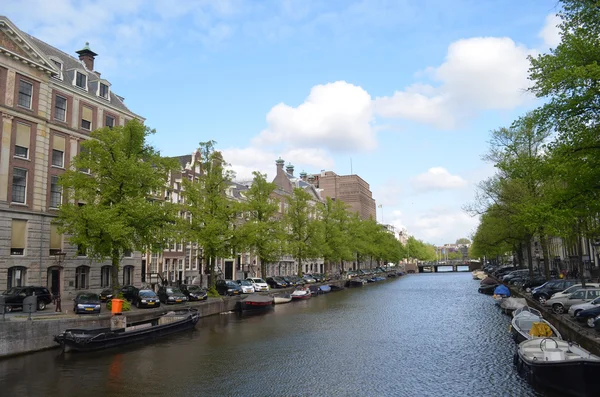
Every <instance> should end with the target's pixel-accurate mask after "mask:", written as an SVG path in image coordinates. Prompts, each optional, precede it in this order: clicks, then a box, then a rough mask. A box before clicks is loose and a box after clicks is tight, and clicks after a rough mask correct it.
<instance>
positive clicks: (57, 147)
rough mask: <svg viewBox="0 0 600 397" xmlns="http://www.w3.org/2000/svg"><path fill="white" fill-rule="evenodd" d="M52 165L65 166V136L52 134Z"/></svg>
mask: <svg viewBox="0 0 600 397" xmlns="http://www.w3.org/2000/svg"><path fill="white" fill-rule="evenodd" d="M52 165H53V166H54V167H60V168H63V167H64V166H65V138H64V137H62V136H58V135H54V139H53V140H52Z"/></svg>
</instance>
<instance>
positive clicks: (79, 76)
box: [75, 72, 87, 90]
mask: <svg viewBox="0 0 600 397" xmlns="http://www.w3.org/2000/svg"><path fill="white" fill-rule="evenodd" d="M75 85H76V86H77V87H79V88H83V89H84V90H87V76H86V75H85V74H83V73H81V72H77V73H76V75H75Z"/></svg>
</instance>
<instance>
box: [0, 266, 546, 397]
mask: <svg viewBox="0 0 600 397" xmlns="http://www.w3.org/2000/svg"><path fill="white" fill-rule="evenodd" d="M477 286H478V282H477V281H474V280H472V277H471V274H470V273H429V274H416V275H408V276H405V277H403V278H401V279H391V280H388V281H385V282H381V283H377V284H369V285H367V286H365V287H363V288H356V289H346V290H344V291H341V292H335V293H330V294H327V295H323V296H319V297H315V298H313V299H309V300H307V301H302V302H291V303H289V304H285V305H279V306H277V307H275V310H274V311H272V312H270V313H267V314H263V315H255V316H250V317H240V316H238V315H236V314H234V313H231V314H221V315H217V316H213V317H210V318H207V319H202V320H200V322H199V323H198V326H197V327H196V330H194V331H189V332H186V333H183V334H179V335H173V336H171V337H168V338H167V339H163V340H160V341H158V342H156V343H151V344H146V345H142V346H132V347H128V348H126V349H123V350H117V351H115V350H112V351H104V352H97V353H91V354H76V353H71V354H68V355H62V354H60V353H59V351H58V350H50V351H45V352H41V353H35V354H31V355H26V356H23V357H17V358H13V359H9V360H3V361H0V395H2V396H19V397H25V396H46V397H58V396H60V397H67V396H85V397H96V396H98V397H100V396H101V397H110V396H134V395H136V396H144V397H150V396H519V397H522V396H537V395H541V394H537V393H536V392H534V391H533V390H532V389H531V388H530V387H529V385H528V384H527V382H525V381H524V380H522V379H521V378H520V377H519V376H518V375H517V374H516V372H515V370H514V369H513V364H512V359H513V354H514V352H515V344H514V342H513V341H512V339H511V337H510V335H509V332H508V326H509V317H508V316H506V315H504V314H502V313H501V312H500V310H499V308H498V307H496V306H495V305H494V302H493V300H492V299H491V297H489V296H485V295H481V294H478V293H477Z"/></svg>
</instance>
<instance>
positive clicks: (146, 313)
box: [0, 297, 240, 359]
mask: <svg viewBox="0 0 600 397" xmlns="http://www.w3.org/2000/svg"><path fill="white" fill-rule="evenodd" d="M239 299H240V298H239V297H234V298H211V299H209V300H207V301H203V302H192V303H189V304H188V305H186V306H185V307H193V308H194V309H197V310H198V311H199V313H200V316H201V317H207V316H212V315H214V314H219V313H223V312H228V311H231V310H234V309H235V305H236V302H237V301H239ZM177 308H182V307H181V306H178V307H177ZM165 309H166V307H165V305H162V306H161V307H159V308H156V309H145V310H139V311H131V312H127V313H125V315H126V316H127V322H128V323H132V322H138V321H144V320H149V319H152V318H155V317H157V316H159V315H161V314H162V313H165V312H166V311H167V310H165ZM110 318H111V314H110V313H106V314H100V315H98V316H88V315H61V314H59V315H49V316H47V317H32V319H31V320H28V319H27V316H26V315H24V316H20V317H12V318H10V320H9V319H8V318H7V319H6V320H5V321H1V320H0V359H3V358H8V357H11V356H15V355H19V354H24V353H31V352H35V351H40V350H45V349H51V348H54V347H58V344H57V343H56V342H54V335H58V334H60V333H61V332H63V331H64V330H65V329H69V328H102V327H110Z"/></svg>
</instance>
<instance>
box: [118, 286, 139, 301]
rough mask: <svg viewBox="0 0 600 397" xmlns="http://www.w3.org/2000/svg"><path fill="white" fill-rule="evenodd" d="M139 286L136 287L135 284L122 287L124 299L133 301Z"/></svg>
mask: <svg viewBox="0 0 600 397" xmlns="http://www.w3.org/2000/svg"><path fill="white" fill-rule="evenodd" d="M138 291H139V288H137V287H134V286H133V285H124V286H122V287H121V294H122V295H123V299H126V300H128V301H133V298H135V296H136V295H137V293H138Z"/></svg>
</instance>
